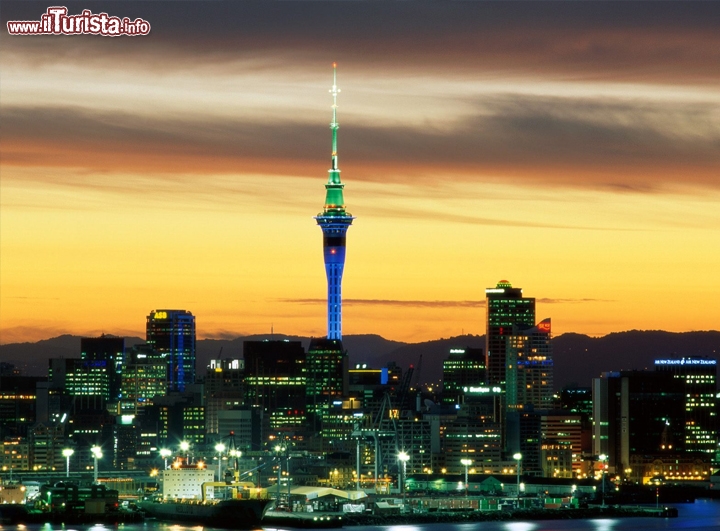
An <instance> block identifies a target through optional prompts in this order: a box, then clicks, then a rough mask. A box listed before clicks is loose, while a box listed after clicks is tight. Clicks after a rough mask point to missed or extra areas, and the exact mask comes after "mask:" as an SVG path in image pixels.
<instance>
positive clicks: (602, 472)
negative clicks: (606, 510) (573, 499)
mask: <svg viewBox="0 0 720 531" xmlns="http://www.w3.org/2000/svg"><path fill="white" fill-rule="evenodd" d="M607 458H608V457H607V455H605V454H600V455H599V456H598V459H600V482H601V483H602V503H601V506H602V507H605V461H607Z"/></svg>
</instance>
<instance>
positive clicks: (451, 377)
mask: <svg viewBox="0 0 720 531" xmlns="http://www.w3.org/2000/svg"><path fill="white" fill-rule="evenodd" d="M483 383H485V356H484V354H483V350H482V349H481V348H472V347H465V348H451V349H450V355H449V356H448V358H447V359H446V360H445V361H443V393H442V397H443V402H445V403H446V404H460V403H462V401H463V400H462V398H463V396H464V394H465V393H464V391H463V389H464V388H466V387H478V386H480V385H482V384H483Z"/></svg>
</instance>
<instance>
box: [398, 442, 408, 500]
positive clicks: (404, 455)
mask: <svg viewBox="0 0 720 531" xmlns="http://www.w3.org/2000/svg"><path fill="white" fill-rule="evenodd" d="M398 459H399V460H400V462H401V463H402V478H401V480H400V493H401V494H402V497H403V505H404V504H405V502H404V500H405V485H404V483H406V482H407V476H406V475H405V474H406V473H407V462H408V459H410V456H409V455H408V454H407V453H406V452H405V450H403V451H401V452H400V453H399V454H398Z"/></svg>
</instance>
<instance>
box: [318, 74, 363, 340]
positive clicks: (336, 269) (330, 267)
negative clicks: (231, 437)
mask: <svg viewBox="0 0 720 531" xmlns="http://www.w3.org/2000/svg"><path fill="white" fill-rule="evenodd" d="M330 92H331V93H332V96H333V104H332V110H333V114H332V122H331V123H330V130H331V131H332V157H331V159H330V170H328V182H327V184H326V185H325V206H324V207H323V211H322V212H321V213H320V214H318V215H317V216H316V217H315V220H316V221H317V224H318V225H320V228H321V229H322V231H323V254H324V258H325V274H326V275H327V283H328V297H327V305H328V309H327V314H328V315H327V320H328V329H327V337H328V339H333V340H340V339H342V292H341V289H342V275H343V268H344V267H345V234H346V233H347V230H348V227H350V225H351V224H352V222H353V219H354V218H353V217H352V216H351V215H350V214H349V213H348V212H346V211H345V200H344V199H343V187H344V186H345V185H343V184H342V183H341V182H340V169H339V168H338V147H337V130H338V128H339V127H340V125H339V124H338V121H337V95H338V92H340V89H338V88H337V65H336V64H335V63H333V86H332V89H330Z"/></svg>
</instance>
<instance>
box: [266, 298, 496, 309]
mask: <svg viewBox="0 0 720 531" xmlns="http://www.w3.org/2000/svg"><path fill="white" fill-rule="evenodd" d="M279 300H280V302H287V303H291V304H327V299H279ZM343 304H346V305H349V306H401V307H415V308H481V307H484V306H485V301H484V300H483V301H438V300H425V301H423V300H395V299H343Z"/></svg>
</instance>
